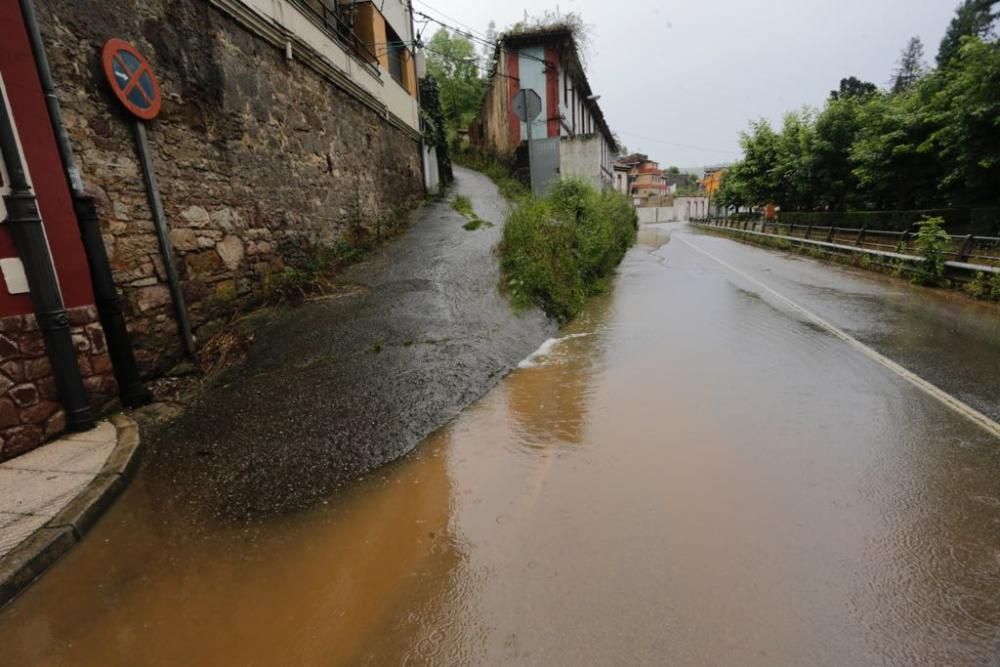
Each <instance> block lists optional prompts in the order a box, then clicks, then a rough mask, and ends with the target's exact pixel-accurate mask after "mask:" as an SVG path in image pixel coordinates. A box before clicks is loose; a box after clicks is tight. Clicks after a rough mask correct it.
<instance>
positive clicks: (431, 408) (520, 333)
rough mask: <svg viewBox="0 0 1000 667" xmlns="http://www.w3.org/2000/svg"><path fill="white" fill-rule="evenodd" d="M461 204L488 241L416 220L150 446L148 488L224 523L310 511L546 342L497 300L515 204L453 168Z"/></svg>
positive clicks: (446, 209) (440, 206)
mask: <svg viewBox="0 0 1000 667" xmlns="http://www.w3.org/2000/svg"><path fill="white" fill-rule="evenodd" d="M454 194H462V195H465V196H466V197H468V198H469V199H470V200H471V201H472V203H473V206H474V208H475V210H476V212H477V214H478V215H479V216H480V217H481V218H483V219H484V220H487V221H490V222H492V223H495V226H493V227H483V228H481V229H478V230H475V231H466V230H465V229H463V228H462V225H463V224H464V223H466V222H467V220H466V219H465V218H464V217H463V216H461V215H460V214H459V213H457V212H456V211H454V210H453V209H452V208H451V205H450V204H449V203H448V201H443V202H440V203H437V204H429V205H426V206H425V207H423V208H422V209H420V210H419V211H417V212H416V213H415V216H414V220H412V221H411V224H410V226H409V229H408V230H407V231H406V232H405V233H404V234H403V235H402V236H401V237H400V238H398V239H396V240H394V241H393V242H391V243H389V244H387V245H386V246H384V247H383V248H382V249H381V250H380V251H378V252H377V254H375V255H374V256H372V257H371V258H369V259H368V260H366V261H365V262H363V263H361V264H359V265H356V266H353V267H351V268H349V269H348V270H347V271H345V272H344V273H343V274H342V275H340V276H338V285H339V286H340V288H341V289H340V290H338V291H337V292H336V293H335V295H334V296H332V297H330V298H328V299H325V300H321V301H315V302H312V303H309V304H307V305H305V306H301V307H298V308H295V309H292V310H291V311H288V312H284V313H282V314H281V315H280V317H278V318H276V320H275V321H273V322H270V323H269V324H268V325H267V326H266V327H265V328H264V329H263V330H262V331H260V332H259V333H257V335H256V338H255V341H254V345H253V348H252V350H251V352H250V355H249V358H248V359H247V360H246V363H244V364H242V365H241V366H240V367H238V368H235V369H232V370H231V371H229V372H227V373H226V374H225V375H223V377H221V378H219V379H218V380H217V381H216V382H215V383H214V386H213V387H212V388H211V390H210V391H208V392H206V393H205V395H204V396H203V397H202V398H201V399H200V400H199V401H198V402H197V403H196V404H195V406H194V407H193V409H191V410H189V411H188V412H187V414H185V415H184V416H183V417H182V418H181V419H180V420H178V421H177V422H176V423H174V424H172V425H171V426H170V427H169V428H167V429H163V430H158V431H156V432H154V433H151V434H150V440H149V441H150V443H151V445H150V448H151V450H152V452H151V454H150V455H149V458H150V462H149V465H148V466H147V469H146V471H145V472H146V474H147V475H148V476H149V477H150V483H151V484H157V485H159V486H160V487H162V488H161V489H160V492H161V493H163V494H164V496H165V497H166V496H170V495H173V496H175V497H174V499H173V500H174V501H176V502H181V503H188V504H191V505H192V506H195V507H198V508H200V509H201V510H202V511H211V512H215V513H219V514H224V515H226V516H229V517H242V516H249V515H255V514H264V513H274V512H283V511H288V510H290V509H296V508H301V507H305V506H307V505H309V504H311V503H313V502H315V500H316V499H317V498H320V497H322V496H324V495H326V494H328V493H329V492H330V491H331V489H333V488H335V487H336V486H337V485H339V484H342V483H343V482H345V481H347V480H350V479H354V478H355V477H357V476H358V475H359V474H361V473H363V472H365V471H367V470H371V469H373V468H376V467H378V466H379V465H382V464H384V463H386V462H388V461H391V460H394V459H396V458H398V457H399V456H401V455H402V454H404V453H406V452H407V451H409V450H410V449H412V448H413V447H414V446H415V445H416V444H417V443H418V442H420V440H422V439H423V438H424V437H426V436H427V435H428V434H429V433H430V432H431V431H433V430H434V429H435V428H437V427H439V426H441V425H442V424H444V423H445V422H446V421H447V420H448V419H450V418H451V417H453V416H454V415H456V414H457V413H458V412H459V411H460V410H461V409H462V408H463V407H465V406H466V405H468V404H469V403H470V402H471V401H472V400H474V399H475V398H478V397H479V396H481V395H482V394H483V393H485V391H486V390H487V389H488V388H489V387H491V386H493V385H494V384H496V382H497V381H499V379H500V378H501V377H502V375H503V374H504V373H506V372H507V371H508V370H510V368H512V367H513V365H515V364H516V363H517V362H518V361H519V360H520V359H522V358H523V357H524V356H525V355H526V354H528V352H530V351H531V350H532V349H534V347H535V346H537V344H538V341H540V340H544V339H545V338H546V337H547V336H548V335H549V334H550V333H551V332H552V331H553V330H554V325H553V324H552V323H551V322H549V321H547V319H546V318H545V317H544V316H543V315H542V314H541V313H540V312H537V311H535V312H530V311H529V312H526V313H522V314H520V315H519V316H515V314H514V313H513V312H512V310H511V308H510V305H509V303H508V302H507V300H506V299H505V298H504V297H502V296H501V295H500V294H499V293H498V289H497V286H498V284H499V281H500V275H499V262H498V259H497V257H496V256H495V253H494V251H493V249H494V247H495V245H496V243H497V241H498V240H499V237H500V234H501V230H502V222H503V217H504V215H505V212H506V206H507V204H506V200H504V199H503V197H501V196H500V195H499V193H498V192H497V189H496V187H495V186H494V185H493V183H492V182H491V181H490V180H489V179H488V178H486V177H484V176H482V175H481V174H479V173H477V172H473V171H470V170H466V169H462V168H460V167H459V168H456V183H455V185H454V186H453V188H452V192H451V195H454Z"/></svg>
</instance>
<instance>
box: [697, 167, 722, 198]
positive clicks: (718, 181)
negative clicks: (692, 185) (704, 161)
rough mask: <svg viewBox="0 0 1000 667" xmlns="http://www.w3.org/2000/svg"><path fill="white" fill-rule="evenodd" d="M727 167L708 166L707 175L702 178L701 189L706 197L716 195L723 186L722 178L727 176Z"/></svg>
mask: <svg viewBox="0 0 1000 667" xmlns="http://www.w3.org/2000/svg"><path fill="white" fill-rule="evenodd" d="M726 171H727V169H726V167H707V168H706V169H705V176H704V178H702V179H701V183H700V186H701V191H702V192H704V193H705V196H706V197H714V196H715V194H716V193H717V192H718V191H719V188H720V187H722V180H723V179H724V178H725V177H726Z"/></svg>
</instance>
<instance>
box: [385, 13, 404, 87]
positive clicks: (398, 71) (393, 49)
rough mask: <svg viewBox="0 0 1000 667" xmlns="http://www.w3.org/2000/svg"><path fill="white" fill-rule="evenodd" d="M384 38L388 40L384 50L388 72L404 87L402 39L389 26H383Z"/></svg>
mask: <svg viewBox="0 0 1000 667" xmlns="http://www.w3.org/2000/svg"><path fill="white" fill-rule="evenodd" d="M385 39H386V41H387V42H388V44H386V47H385V50H386V55H387V56H388V59H389V74H390V75H391V76H392V78H393V79H395V80H396V83H398V84H399V85H401V86H403V87H404V88H405V87H406V83H405V82H404V81H403V53H404V52H405V51H406V47H405V46H404V45H403V41H402V40H401V39H400V38H399V35H397V34H396V33H395V31H393V29H392V28H390V27H389V26H386V27H385Z"/></svg>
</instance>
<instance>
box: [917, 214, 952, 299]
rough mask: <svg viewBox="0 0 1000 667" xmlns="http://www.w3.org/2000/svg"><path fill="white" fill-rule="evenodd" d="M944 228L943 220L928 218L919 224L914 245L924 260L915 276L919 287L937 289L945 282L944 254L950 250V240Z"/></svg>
mask: <svg viewBox="0 0 1000 667" xmlns="http://www.w3.org/2000/svg"><path fill="white" fill-rule="evenodd" d="M943 227H944V219H943V218H927V219H926V220H924V221H923V222H921V223H918V224H917V228H918V231H917V236H916V238H915V239H914V243H913V244H914V246H915V248H916V250H917V254H919V255H920V257H922V258H923V261H922V262H920V264H919V266H917V270H916V272H915V273H914V275H913V282H915V283H916V284H918V285H927V286H929V287H937V286H940V285H943V284H944V282H945V277H944V262H945V259H944V252H945V250H947V249H948V244H949V242H950V239H949V238H948V234H947V232H945V231H944V228H943Z"/></svg>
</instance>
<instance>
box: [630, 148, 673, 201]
mask: <svg viewBox="0 0 1000 667" xmlns="http://www.w3.org/2000/svg"><path fill="white" fill-rule="evenodd" d="M618 165H619V168H623V169H628V174H629V178H628V186H629V189H628V194H629V196H630V197H632V200H633V201H634V202H635V205H636V206H637V207H660V206H669V205H670V202H669V193H668V191H667V182H666V180H665V179H664V178H663V172H662V171H661V170H660V165H659V164H658V163H656V162H654V161H653V160H650V159H649V156H647V155H645V154H643V153H633V154H632V155H629V156H626V157H623V158H619V159H618Z"/></svg>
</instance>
